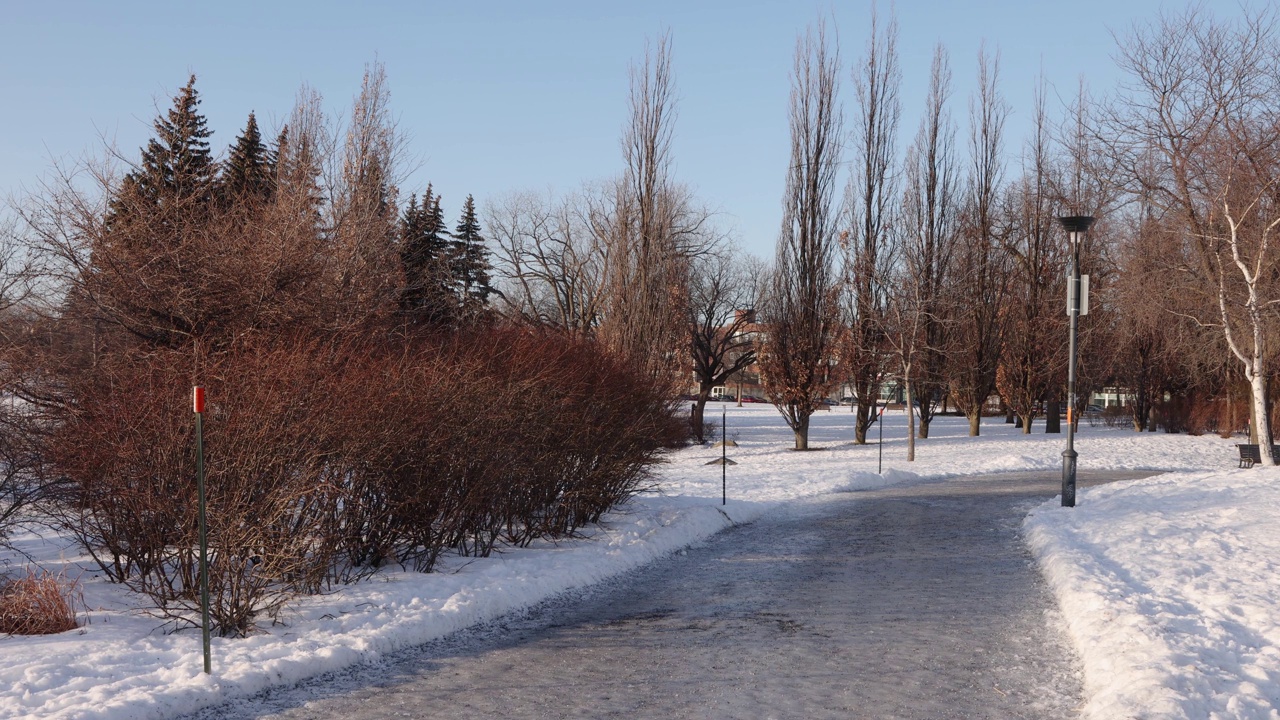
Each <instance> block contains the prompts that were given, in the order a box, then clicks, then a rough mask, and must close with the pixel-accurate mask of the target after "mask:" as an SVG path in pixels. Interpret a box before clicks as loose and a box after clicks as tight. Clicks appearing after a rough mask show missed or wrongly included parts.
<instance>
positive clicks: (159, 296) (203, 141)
mask: <svg viewBox="0 0 1280 720" xmlns="http://www.w3.org/2000/svg"><path fill="white" fill-rule="evenodd" d="M195 81H196V78H195V76H194V75H192V76H191V77H190V79H189V80H188V82H187V84H186V86H184V87H183V88H182V89H181V90H180V91H179V92H178V94H177V96H176V97H174V99H173V107H172V108H170V110H169V111H168V112H167V113H166V114H164V115H161V116H160V117H159V118H157V119H156V121H155V130H156V134H155V137H153V138H151V140H149V141H148V142H147V145H146V146H145V147H144V148H143V149H142V155H141V158H140V160H139V162H138V165H137V166H136V167H135V168H134V169H133V171H132V172H130V173H128V174H127V175H126V176H125V177H124V179H123V180H122V182H121V183H120V186H119V187H117V188H115V191H114V192H113V193H112V197H111V200H110V205H109V208H108V213H107V218H106V228H105V229H106V232H105V233H104V234H103V235H102V236H99V237H97V238H95V240H94V243H93V247H92V249H91V255H90V264H91V266H92V271H91V272H89V273H87V274H86V280H85V287H86V289H87V291H88V292H89V293H90V294H91V295H92V296H93V297H94V298H95V299H96V302H97V306H98V307H99V308H100V309H102V310H103V312H104V316H105V317H106V318H108V319H109V320H111V321H113V322H116V323H118V324H119V325H121V326H123V327H124V328H126V329H128V331H129V332H131V333H132V334H133V335H134V336H136V337H138V338H140V339H142V340H144V341H146V342H150V343H153V344H156V345H160V346H169V347H176V346H177V345H179V344H181V343H183V342H186V341H188V340H189V339H190V338H193V337H203V336H205V335H206V334H208V333H210V332H212V331H213V328H215V327H217V326H218V325H219V323H220V322H221V321H222V319H223V318H225V317H226V316H228V315H229V314H230V312H228V311H225V309H222V308H218V307H216V303H212V302H210V301H209V297H210V296H212V295H216V294H217V292H216V291H213V290H211V283H212V280H211V278H215V277H216V275H214V274H213V273H210V272H206V271H204V270H205V268H207V267H208V266H209V265H210V264H212V263H216V260H213V259H211V258H213V257H215V256H216V253H217V249H218V248H217V245H216V244H215V243H211V242H210V239H209V232H210V228H211V227H212V226H213V223H212V222H211V221H212V220H213V216H214V211H215V207H214V202H213V201H214V198H215V192H216V189H217V184H216V181H217V169H218V168H217V164H216V163H215V162H214V160H213V157H212V155H211V154H210V151H209V137H210V136H211V135H212V133H211V132H210V131H209V129H208V126H207V123H206V121H205V118H204V116H203V115H201V114H200V112H199V106H200V97H199V93H197V92H196V89H195Z"/></svg>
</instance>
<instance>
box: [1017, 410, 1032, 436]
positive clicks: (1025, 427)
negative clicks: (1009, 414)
mask: <svg viewBox="0 0 1280 720" xmlns="http://www.w3.org/2000/svg"><path fill="white" fill-rule="evenodd" d="M1035 421H1036V416H1035V414H1034V413H1029V414H1028V416H1027V417H1022V416H1021V415H1019V416H1018V422H1019V423H1021V425H1019V427H1021V428H1022V434H1023V435H1030V434H1031V425H1032V424H1033V423H1035Z"/></svg>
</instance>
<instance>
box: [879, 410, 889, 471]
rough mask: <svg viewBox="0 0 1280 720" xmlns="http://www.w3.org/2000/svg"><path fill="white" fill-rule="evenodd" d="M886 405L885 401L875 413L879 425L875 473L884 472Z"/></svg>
mask: <svg viewBox="0 0 1280 720" xmlns="http://www.w3.org/2000/svg"><path fill="white" fill-rule="evenodd" d="M887 407H889V404H888V403H887V402H886V403H885V404H884V406H883V407H881V408H880V412H879V414H878V415H876V424H877V425H879V426H880V442H878V443H876V445H877V447H879V449H880V461H879V464H878V465H876V474H877V475H883V474H884V409H885V408H887Z"/></svg>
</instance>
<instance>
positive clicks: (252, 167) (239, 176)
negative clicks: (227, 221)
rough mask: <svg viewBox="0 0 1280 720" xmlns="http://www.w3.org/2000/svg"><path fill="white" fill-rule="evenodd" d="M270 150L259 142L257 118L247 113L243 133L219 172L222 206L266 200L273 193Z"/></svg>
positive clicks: (272, 162)
mask: <svg viewBox="0 0 1280 720" xmlns="http://www.w3.org/2000/svg"><path fill="white" fill-rule="evenodd" d="M273 165H274V159H273V153H271V152H269V151H268V150H267V146H266V145H264V144H263V143H262V135H261V133H260V132H259V131H258V121H257V119H256V118H255V117H254V114H253V113H252V112H251V113H249V122H248V123H246V124H245V128H244V132H243V133H241V134H240V136H239V137H237V138H236V142H235V144H234V145H232V146H231V152H230V153H229V155H228V157H227V164H226V168H225V169H224V170H223V172H222V183H221V186H220V191H221V192H220V193H219V194H220V196H221V199H222V202H223V204H224V205H225V206H230V205H233V204H235V203H237V202H250V203H253V202H265V201H268V200H270V199H271V196H272V195H273V194H274V192H275V172H274V167H273Z"/></svg>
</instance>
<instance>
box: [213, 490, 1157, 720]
mask: <svg viewBox="0 0 1280 720" xmlns="http://www.w3.org/2000/svg"><path fill="white" fill-rule="evenodd" d="M1143 474H1146V473H1111V474H1107V475H1105V476H1101V475H1099V476H1096V477H1094V478H1093V479H1094V480H1104V479H1105V480H1111V479H1120V478H1122V477H1135V476H1138V475H1143ZM1057 483H1058V476H1057V474H1045V473H1036V474H1031V475H1029V474H1008V475H998V476H985V477H975V478H967V479H953V480H950V481H948V482H945V483H929V484H920V485H915V486H912V487H896V488H888V489H884V490H877V491H867V492H858V493H843V494H835V495H827V496H821V497H817V498H811V499H808V500H803V501H799V502H796V503H793V504H790V505H788V506H785V507H784V508H781V509H780V510H778V511H776V512H774V513H770V514H768V515H766V516H765V517H764V518H762V519H761V520H759V521H757V522H755V523H753V524H750V525H745V526H739V527H736V528H733V529H731V530H728V531H726V532H723V533H721V534H719V535H717V536H715V537H714V538H712V539H711V540H710V541H709V542H708V543H706V544H705V545H702V546H700V547H697V548H692V549H690V550H688V551H687V552H686V553H685V554H677V555H674V556H672V557H670V558H668V559H665V560H662V561H660V562H657V563H655V564H653V565H651V566H649V567H647V568H644V569H642V570H639V571H636V572H633V573H630V574H627V575H625V576H623V577H621V578H619V579H616V580H614V581H612V582H609V583H606V584H604V585H602V586H597V587H596V588H594V589H592V590H589V591H587V592H584V593H577V594H575V595H571V596H568V597H561V598H558V599H556V600H553V601H551V602H548V603H544V604H543V605H541V606H539V607H537V608H535V609H533V610H531V611H529V612H527V613H525V614H523V615H521V616H520V617H513V618H506V619H504V621H502V622H500V623H495V624H491V625H490V626H488V627H485V628H482V629H480V630H479V631H475V632H468V633H461V634H459V635H456V636H454V637H452V638H450V639H448V640H445V641H441V642H437V643H433V644H430V645H427V646H425V647H423V648H420V649H418V650H415V651H412V652H409V653H405V654H402V655H400V656H399V657H396V658H394V659H392V660H391V661H390V662H388V663H386V664H380V665H377V666H372V667H366V668H363V669H361V670H353V671H351V672H347V673H342V674H339V675H336V676H329V677H325V678H321V679H319V680H317V681H314V682H310V683H306V684H304V685H302V686H300V687H297V688H293V689H287V690H280V691H276V692H273V693H270V694H268V695H266V696H260V697H258V698H254V699H253V700H252V701H249V702H242V703H236V704H233V705H231V706H224V707H221V708H215V709H213V710H211V711H209V712H207V713H205V714H204V715H202V716H200V717H209V718H211V717H220V718H226V717H240V718H244V717H262V716H264V715H266V714H268V713H273V712H274V713H279V714H278V715H268V716H270V717H282V718H347V717H361V718H393V717H394V718H403V717H419V718H432V717H440V718H492V717H592V718H598V717H620V718H630V717H651V718H715V717H726V718H728V717H732V718H747V717H751V718H767V717H778V718H793V717H806V718H814V717H840V718H847V717H855V718H858V717H876V718H931V717H948V718H970V717H972V718H1018V717H1034V718H1067V717H1075V716H1076V715H1077V709H1078V707H1079V706H1080V705H1081V697H1080V677H1079V672H1078V670H1077V668H1076V665H1077V661H1076V659H1075V657H1074V655H1073V653H1072V651H1071V650H1070V649H1069V646H1068V645H1067V642H1066V639H1065V636H1064V635H1062V634H1061V633H1060V632H1058V631H1055V630H1053V629H1052V628H1057V627H1061V622H1060V620H1059V619H1058V618H1056V617H1055V616H1056V615H1057V610H1056V609H1055V607H1054V603H1053V600H1052V598H1051V596H1050V595H1049V593H1048V592H1047V590H1046V588H1045V585H1044V583H1043V581H1042V580H1041V577H1040V575H1039V573H1038V571H1037V569H1036V566H1035V562H1034V561H1033V560H1032V558H1031V556H1030V555H1029V554H1028V552H1027V551H1026V549H1025V547H1024V545H1023V543H1022V541H1021V538H1020V536H1019V528H1020V526H1021V523H1022V519H1023V516H1024V515H1025V514H1026V513H1027V511H1028V510H1029V508H1031V507H1032V506H1033V505H1035V504H1036V503H1038V502H1041V501H1043V500H1044V499H1045V498H1046V497H1051V496H1052V495H1053V494H1054V493H1055V492H1056V491H1057ZM1046 616H1048V617H1047V618H1046Z"/></svg>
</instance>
